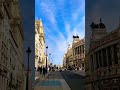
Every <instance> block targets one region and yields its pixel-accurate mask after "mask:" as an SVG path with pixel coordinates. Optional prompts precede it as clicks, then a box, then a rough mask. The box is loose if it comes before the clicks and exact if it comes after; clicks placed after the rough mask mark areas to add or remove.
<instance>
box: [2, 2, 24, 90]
mask: <svg viewBox="0 0 120 90" xmlns="http://www.w3.org/2000/svg"><path fill="white" fill-rule="evenodd" d="M23 41H24V37H23V30H22V24H21V16H20V10H19V1H18V0H0V90H24V89H25V87H24V85H25V83H24V82H25V80H24V79H25V73H24V68H23V64H22V62H23V61H22V60H23Z"/></svg>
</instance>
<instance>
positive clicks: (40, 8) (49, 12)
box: [35, 0, 85, 64]
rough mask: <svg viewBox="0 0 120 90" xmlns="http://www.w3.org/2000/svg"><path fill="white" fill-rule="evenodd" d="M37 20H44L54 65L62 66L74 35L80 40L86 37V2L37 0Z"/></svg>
mask: <svg viewBox="0 0 120 90" xmlns="http://www.w3.org/2000/svg"><path fill="white" fill-rule="evenodd" d="M35 19H36V20H40V19H41V20H42V23H43V28H44V33H45V43H46V46H48V54H49V53H51V57H50V59H52V60H53V62H54V64H59V63H60V64H62V61H63V55H64V53H65V52H66V51H67V46H68V44H70V45H72V41H73V35H78V36H79V37H80V39H83V38H84V36H85V1H83V0H74V1H73V0H71V1H69V2H67V1H65V0H61V1H57V0H51V1H49V0H44V1H40V0H35ZM52 60H51V62H52Z"/></svg>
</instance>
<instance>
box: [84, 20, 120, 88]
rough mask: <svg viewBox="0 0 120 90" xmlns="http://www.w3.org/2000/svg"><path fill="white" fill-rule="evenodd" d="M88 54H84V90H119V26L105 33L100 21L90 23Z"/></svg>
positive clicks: (104, 27)
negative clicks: (90, 33) (90, 32)
mask: <svg viewBox="0 0 120 90" xmlns="http://www.w3.org/2000/svg"><path fill="white" fill-rule="evenodd" d="M90 26H91V29H92V35H91V39H90V48H89V52H88V53H87V54H86V59H85V62H86V67H85V73H86V79H85V88H86V90H120V26H119V27H118V28H117V29H116V30H113V31H111V32H109V33H108V32H107V30H106V26H105V25H104V24H103V23H102V21H101V20H100V23H99V24H95V23H92V24H91V25H90Z"/></svg>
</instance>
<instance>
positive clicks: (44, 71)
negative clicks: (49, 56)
mask: <svg viewBox="0 0 120 90" xmlns="http://www.w3.org/2000/svg"><path fill="white" fill-rule="evenodd" d="M45 73H46V68H45V67H43V77H45Z"/></svg>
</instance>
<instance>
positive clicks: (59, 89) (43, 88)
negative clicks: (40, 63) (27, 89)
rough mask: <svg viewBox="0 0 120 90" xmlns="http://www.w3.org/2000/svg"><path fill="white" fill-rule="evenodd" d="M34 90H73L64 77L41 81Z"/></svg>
mask: <svg viewBox="0 0 120 90" xmlns="http://www.w3.org/2000/svg"><path fill="white" fill-rule="evenodd" d="M34 90H71V89H70V87H69V86H68V84H67V83H66V81H65V80H64V79H45V80H42V81H41V82H39V83H38V84H37V85H36V86H35V87H34Z"/></svg>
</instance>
